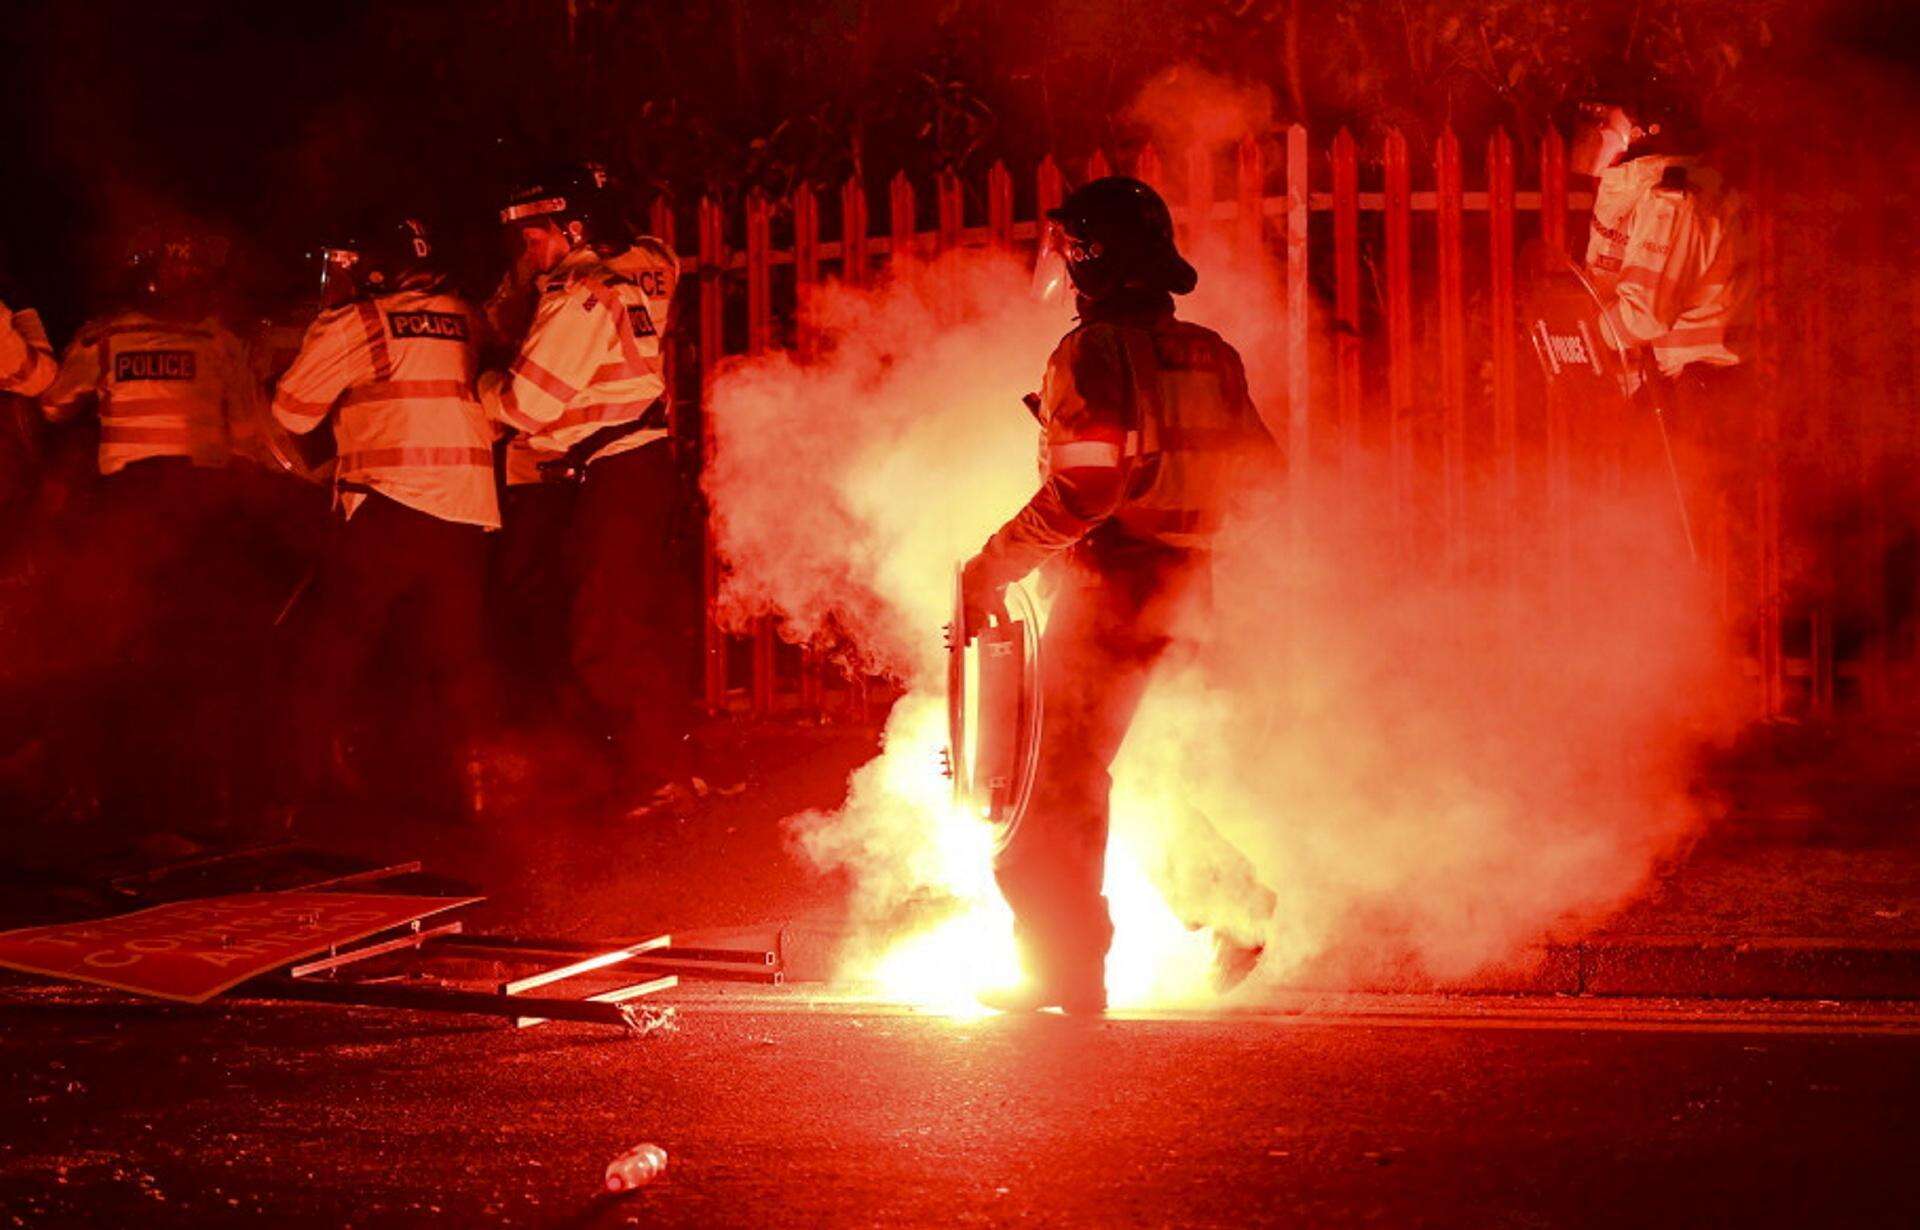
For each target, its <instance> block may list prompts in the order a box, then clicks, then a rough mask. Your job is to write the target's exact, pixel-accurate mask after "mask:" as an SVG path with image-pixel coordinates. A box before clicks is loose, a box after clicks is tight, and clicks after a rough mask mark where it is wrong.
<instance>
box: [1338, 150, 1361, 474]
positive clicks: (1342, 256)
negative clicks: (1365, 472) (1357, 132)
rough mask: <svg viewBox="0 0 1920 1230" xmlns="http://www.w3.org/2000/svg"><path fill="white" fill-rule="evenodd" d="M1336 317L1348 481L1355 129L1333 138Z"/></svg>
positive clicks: (1355, 311)
mask: <svg viewBox="0 0 1920 1230" xmlns="http://www.w3.org/2000/svg"><path fill="white" fill-rule="evenodd" d="M1333 317H1334V366H1335V373H1336V374H1335V389H1336V393H1337V399H1336V404H1337V406H1338V412H1339V419H1340V421H1339V428H1338V430H1339V433H1340V470H1341V473H1342V474H1343V475H1344V476H1345V477H1346V478H1347V479H1349V480H1351V479H1352V477H1353V476H1354V474H1355V472H1356V470H1355V467H1356V466H1357V464H1358V462H1359V458H1360V456H1361V452H1360V448H1361V443H1362V441H1361V435H1360V418H1361V410H1360V391H1361V385H1360V155H1359V150H1358V149H1357V148H1356V147H1355V145H1354V141H1353V133H1351V132H1349V131H1348V130H1347V129H1345V128H1342V129H1341V130H1340V131H1339V132H1338V133H1337V134H1335V136H1334V138H1333Z"/></svg>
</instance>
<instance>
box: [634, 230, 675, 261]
mask: <svg viewBox="0 0 1920 1230" xmlns="http://www.w3.org/2000/svg"><path fill="white" fill-rule="evenodd" d="M633 246H634V247H635V248H637V249H639V250H640V251H642V252H645V253H646V254H647V255H649V256H652V257H654V258H656V259H658V260H661V261H665V262H667V263H669V264H672V265H674V266H676V267H677V266H678V265H679V264H680V254H679V253H678V252H675V251H674V250H673V249H672V248H670V247H668V246H667V242H666V240H664V239H661V238H659V237H658V236H654V235H635V236H634V237H633Z"/></svg>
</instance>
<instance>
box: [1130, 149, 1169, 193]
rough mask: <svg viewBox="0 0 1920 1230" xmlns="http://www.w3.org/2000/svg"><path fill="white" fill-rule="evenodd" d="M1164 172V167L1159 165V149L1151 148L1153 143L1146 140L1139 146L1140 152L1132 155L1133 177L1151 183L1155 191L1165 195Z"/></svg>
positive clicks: (1144, 182)
mask: <svg viewBox="0 0 1920 1230" xmlns="http://www.w3.org/2000/svg"><path fill="white" fill-rule="evenodd" d="M1164 172H1165V168H1164V167H1162V166H1161V165H1160V151H1159V150H1157V149H1155V148H1153V143H1152V142H1148V143H1147V144H1145V145H1143V146H1141V147H1140V152H1139V153H1138V154H1135V155H1134V157H1133V177H1134V178H1135V179H1137V180H1139V181H1140V182H1141V183H1143V184H1149V185H1151V186H1152V187H1153V190H1154V191H1155V192H1158V193H1160V195H1161V196H1163V197H1164V196H1165V195H1166V183H1165V179H1164Z"/></svg>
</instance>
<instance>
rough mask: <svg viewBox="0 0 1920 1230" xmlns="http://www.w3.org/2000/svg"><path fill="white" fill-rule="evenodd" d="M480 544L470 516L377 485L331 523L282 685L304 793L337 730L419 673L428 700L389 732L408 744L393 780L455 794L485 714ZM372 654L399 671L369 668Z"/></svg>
mask: <svg viewBox="0 0 1920 1230" xmlns="http://www.w3.org/2000/svg"><path fill="white" fill-rule="evenodd" d="M487 545H488V544H487V532H486V531H485V530H483V529H482V528H480V527H479V526H477V525H464V524H460V523H456V522H452V521H443V520H441V519H440V518H438V517H434V516H430V515H428V514H426V513H423V512H420V511H418V510H417V509H413V508H409V507H407V506H406V505H404V504H400V503H398V502H396V501H394V500H391V499H388V498H387V497H386V496H383V495H380V494H379V493H377V492H375V493H371V494H369V495H368V496H367V498H366V502H365V503H364V504H362V505H361V507H360V508H359V509H358V510H356V511H355V513H354V515H353V516H352V517H351V518H350V519H348V520H347V522H346V523H345V524H344V525H341V526H340V527H339V530H338V533H337V535H336V538H335V541H334V542H333V544H332V548H331V550H330V552H329V554H328V557H327V559H326V561H325V563H324V565H323V566H322V569H321V572H320V575H319V577H318V578H317V579H316V581H315V584H314V606H313V609H312V611H311V612H310V615H311V619H312V623H311V634H310V637H309V639H308V643H307V644H308V649H307V652H306V654H305V655H304V656H303V665H302V668H301V670H300V671H299V673H298V677H297V678H296V679H295V680H294V681H293V683H292V685H291V687H292V689H293V690H294V694H293V695H290V696H289V697H288V701H289V704H291V705H293V706H294V707H295V708H296V710H297V712H298V713H299V714H300V720H299V721H298V723H297V733H296V736H295V738H296V740H297V743H296V747H295V749H294V754H295V760H296V762H297V765H298V770H299V780H300V784H301V787H302V793H303V794H304V795H305V796H306V797H307V798H308V799H311V798H313V797H315V796H317V795H322V794H324V793H325V789H326V787H327V786H328V785H329V782H328V777H329V772H330V767H331V766H330V760H331V753H332V745H333V742H334V740H335V738H336V736H338V735H340V734H341V733H342V732H344V731H346V730H348V729H350V728H351V726H352V725H353V724H354V718H355V717H356V715H364V714H367V713H369V712H378V711H380V710H379V707H378V706H376V705H374V704H373V703H372V702H373V701H374V698H380V699H382V700H385V699H390V698H391V697H392V696H393V695H394V693H395V687H394V685H396V684H401V683H405V684H424V685H425V695H426V696H427V697H429V698H430V704H429V706H428V710H427V712H425V713H423V715H422V717H421V719H420V722H419V728H418V729H415V730H413V731H410V732H400V733H403V734H407V735H410V736H411V737H409V738H407V739H406V740H405V742H406V743H407V744H408V745H409V747H410V749H411V750H413V751H414V753H415V758H414V760H413V762H412V763H413V768H412V770H411V772H410V774H409V776H410V778H411V781H409V782H407V783H404V784H405V785H407V786H409V787H411V788H412V789H410V790H409V793H412V792H413V790H418V791H419V794H420V796H421V797H424V798H429V799H434V800H436V801H440V800H444V801H445V802H446V803H449V804H451V803H453V802H455V798H454V797H453V795H452V790H453V787H454V785H455V783H456V780H457V777H458V773H459V764H458V761H457V757H458V756H459V754H460V753H462V752H463V751H465V750H466V748H467V746H468V744H469V741H470V740H471V739H473V738H474V737H475V736H477V735H479V734H482V733H485V731H486V728H487V727H488V726H489V725H490V724H491V722H492V720H493V719H494V716H495V715H494V712H493V711H494V704H495V702H494V696H493V681H492V678H491V675H490V673H489V671H488V662H487V657H486V653H485V645H484V628H483V624H482V619H483V615H482V609H481V606H482V593H483V586H484V584H485V580H486V564H487ZM396 634H397V636H396ZM390 640H391V642H392V643H390ZM383 648H385V649H387V650H388V651H389V652H387V653H385V654H383V653H382V650H383ZM377 661H379V662H388V663H392V664H393V665H394V673H395V674H396V675H397V676H403V677H404V678H395V679H376V678H373V677H372V671H371V668H372V666H373V665H374V664H375V663H376V662H377Z"/></svg>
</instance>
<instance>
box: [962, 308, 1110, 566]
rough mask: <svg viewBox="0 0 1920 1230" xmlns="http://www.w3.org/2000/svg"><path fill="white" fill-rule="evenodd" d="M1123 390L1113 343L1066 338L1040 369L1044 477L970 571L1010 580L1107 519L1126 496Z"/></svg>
mask: <svg viewBox="0 0 1920 1230" xmlns="http://www.w3.org/2000/svg"><path fill="white" fill-rule="evenodd" d="M1128 398H1129V390H1128V388H1127V372H1126V365H1125V358H1124V356H1123V353H1122V351H1121V343H1120V341H1119V339H1118V338H1117V337H1115V336H1113V334H1112V333H1111V332H1110V331H1099V332H1094V331H1083V332H1081V333H1078V334H1074V335H1071V336H1070V337H1068V339H1067V340H1066V341H1064V342H1062V343H1061V345H1060V348H1059V349H1058V350H1056V351H1054V355H1053V359H1052V361H1051V362H1050V363H1049V364H1048V369H1047V383H1046V400H1047V401H1048V402H1049V403H1050V404H1049V406H1048V408H1047V433H1046V445H1047V478H1046V481H1045V482H1044V483H1042V484H1041V486H1040V490H1038V491H1036V492H1034V494H1033V498H1032V499H1030V500H1028V501H1027V503H1026V507H1024V508H1022V509H1021V510H1020V511H1019V512H1018V513H1015V514H1014V516H1013V519H1012V520H1010V521H1008V522H1007V523H1006V524H1005V525H1003V526H1001V527H1000V530H999V531H998V532H997V533H995V534H994V536H993V537H992V538H990V539H988V540H987V545H986V546H985V547H983V548H981V551H980V555H979V556H978V558H977V561H976V564H975V566H976V567H977V568H979V569H981V570H982V572H983V575H985V576H987V577H989V578H990V579H991V580H992V581H993V582H994V583H996V584H998V583H1005V582H1010V581H1017V580H1019V579H1020V578H1021V577H1024V576H1026V575H1027V574H1028V573H1029V572H1032V571H1033V570H1034V569H1035V568H1038V567H1039V566H1040V565H1041V564H1043V563H1045V562H1046V561H1047V560H1048V559H1050V558H1052V557H1053V556H1054V555H1056V554H1058V553H1059V552H1061V551H1064V550H1066V549H1067V548H1068V547H1070V546H1072V545H1073V544H1074V543H1076V542H1078V541H1080V539H1081V538H1083V537H1085V536H1086V534H1087V533H1088V531H1090V530H1092V529H1093V527H1094V526H1096V525H1099V524H1100V523H1101V522H1102V521H1104V520H1106V519H1107V518H1108V517H1110V516H1112V515H1113V513H1114V511H1115V510H1116V509H1118V508H1119V507H1120V499H1121V496H1122V495H1123V494H1124V493H1125V491H1126V480H1127V471H1126V439H1127V430H1126V421H1127V414H1126V407H1127V404H1128Z"/></svg>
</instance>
